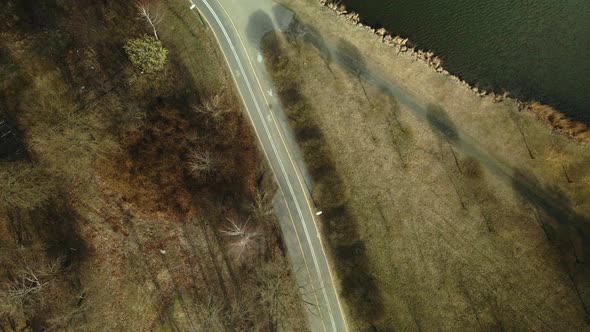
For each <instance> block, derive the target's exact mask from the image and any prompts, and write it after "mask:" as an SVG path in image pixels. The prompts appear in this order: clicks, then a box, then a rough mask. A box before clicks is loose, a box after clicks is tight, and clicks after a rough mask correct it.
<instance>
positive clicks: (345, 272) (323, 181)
mask: <svg viewBox="0 0 590 332" xmlns="http://www.w3.org/2000/svg"><path fill="white" fill-rule="evenodd" d="M263 49H264V50H266V51H267V53H266V55H267V56H266V57H265V59H266V61H267V67H268V68H269V72H270V73H271V75H273V76H274V77H273V79H275V83H277V80H276V79H277V77H278V76H280V75H282V73H283V71H284V70H287V69H288V68H292V67H290V66H288V65H287V62H285V61H283V60H284V59H283V60H282V57H287V56H288V55H287V54H284V50H283V49H282V48H281V47H280V42H279V41H278V40H277V37H276V36H275V35H268V36H266V38H265V39H264V43H263ZM291 74H294V75H297V73H291ZM279 80H280V77H279ZM278 83H279V84H278V85H279V86H278V90H279V96H280V98H281V100H282V101H283V104H284V105H285V106H286V109H285V111H286V113H287V116H288V118H289V119H290V124H291V126H292V128H293V129H294V130H295V132H296V133H297V134H298V135H297V137H296V138H297V140H298V143H299V146H300V148H301V150H302V152H303V154H304V156H305V159H306V163H307V166H308V167H309V170H310V174H311V175H312V177H313V179H314V181H315V182H316V184H317V185H316V186H315V188H314V189H313V192H312V197H313V198H314V201H316V202H317V204H319V206H321V207H322V210H323V211H324V214H323V218H322V219H321V220H322V225H321V226H322V227H323V233H324V234H326V239H327V243H328V245H329V248H330V251H331V252H332V254H333V255H334V256H335V257H336V258H337V259H338V260H337V262H338V264H336V265H335V268H336V270H337V274H338V277H339V279H340V280H341V281H342V287H341V289H342V294H341V295H342V296H343V297H344V298H346V300H347V302H348V303H349V305H350V306H351V309H352V311H353V314H354V316H355V317H356V318H357V319H359V320H362V321H365V322H367V323H368V324H378V323H377V322H378V321H380V320H381V319H382V318H383V317H382V315H383V310H384V308H383V296H382V294H381V292H380V290H379V288H378V287H377V284H376V281H375V279H374V277H373V276H372V274H371V268H370V266H369V257H368V256H367V253H366V251H365V244H364V242H363V241H362V240H361V238H360V234H359V232H358V229H357V222H356V220H355V217H354V216H353V215H352V214H351V213H350V212H349V211H348V208H347V200H348V198H347V197H346V194H345V193H346V190H345V187H344V182H343V180H342V178H341V177H340V175H339V174H338V171H337V169H336V168H335V167H334V164H335V162H334V160H333V157H332V152H331V151H330V149H329V146H328V144H327V142H326V141H325V138H324V136H323V135H322V132H321V129H320V128H319V127H318V126H317V125H316V121H315V119H314V118H313V111H311V110H312V109H313V106H312V104H311V103H310V101H308V100H306V98H305V97H304V96H303V95H302V93H301V91H300V87H299V85H298V84H297V82H293V81H292V80H284V81H283V80H280V82H278Z"/></svg>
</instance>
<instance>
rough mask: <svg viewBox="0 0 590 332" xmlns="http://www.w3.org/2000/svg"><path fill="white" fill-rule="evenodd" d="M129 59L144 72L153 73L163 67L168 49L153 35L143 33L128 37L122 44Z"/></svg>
mask: <svg viewBox="0 0 590 332" xmlns="http://www.w3.org/2000/svg"><path fill="white" fill-rule="evenodd" d="M123 48H124V49H125V52H126V53H127V56H128V57H129V60H131V63H133V65H134V66H136V67H138V68H139V69H140V70H141V71H142V72H144V73H148V74H149V73H155V72H158V71H161V70H162V69H164V65H165V64H166V57H167V55H168V50H167V49H165V48H164V46H162V42H160V41H159V40H157V39H156V38H154V37H151V36H148V35H144V36H143V37H141V38H135V39H130V40H128V41H127V43H125V46H123Z"/></svg>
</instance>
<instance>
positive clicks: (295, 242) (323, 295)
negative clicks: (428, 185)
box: [188, 0, 348, 331]
mask: <svg viewBox="0 0 590 332" xmlns="http://www.w3.org/2000/svg"><path fill="white" fill-rule="evenodd" d="M220 1H221V2H220ZM223 2H225V4H226V5H232V6H234V5H235V3H232V0H225V1H224V0H192V3H190V4H188V6H190V7H191V9H192V10H197V11H198V12H199V13H200V16H201V17H202V18H203V19H204V20H205V21H206V23H207V24H208V25H209V26H210V28H211V30H212V32H213V34H214V35H215V37H216V39H217V41H218V43H219V46H220V48H221V50H222V52H223V54H224V56H225V60H226V62H227V65H228V67H229V69H230V71H231V74H232V77H233V79H234V82H235V84H236V87H237V88H238V92H239V94H240V96H241V99H242V101H243V103H244V106H245V109H246V111H247V113H248V115H249V117H250V120H251V122H252V124H253V126H254V129H255V131H256V134H257V136H258V139H259V141H260V145H261V147H262V149H263V151H264V153H265V154H266V157H267V159H268V162H269V163H270V166H271V168H272V170H273V172H274V174H275V176H276V179H277V182H278V185H279V188H280V191H281V193H282V198H283V199H284V206H285V209H286V212H287V214H288V216H289V219H290V223H291V228H290V229H285V228H284V227H283V228H282V229H283V236H284V237H285V238H286V239H285V240H286V242H287V244H288V249H289V251H290V256H291V257H293V256H296V257H299V258H301V262H302V263H303V264H302V266H300V267H297V268H296V269H297V271H296V273H299V274H300V275H301V274H304V275H305V276H306V277H307V281H306V282H305V284H306V287H307V292H306V293H307V294H305V296H306V302H312V303H313V304H314V306H315V308H313V309H312V312H314V315H312V322H311V327H312V329H313V330H314V331H315V330H318V331H348V328H347V325H346V321H345V318H344V315H343V311H342V307H341V305H340V302H339V298H338V295H337V292H336V289H335V285H334V279H333V276H332V273H331V271H330V268H329V265H328V262H327V259H326V255H325V252H324V249H323V247H322V244H321V240H320V237H319V233H318V227H317V225H316V221H315V220H314V215H315V211H314V209H313V208H312V206H311V205H310V202H309V200H308V196H307V195H308V193H307V192H306V187H305V185H304V182H303V180H302V175H301V174H300V173H299V169H298V167H297V166H296V164H295V161H294V158H293V152H292V151H291V149H290V148H289V146H290V145H289V144H287V143H286V141H285V134H284V132H283V131H282V130H281V127H280V125H279V124H278V122H277V114H275V113H273V110H274V112H277V107H278V106H277V105H279V104H278V103H277V102H276V101H273V100H272V96H273V93H272V87H270V88H269V87H268V82H266V80H265V82H264V85H265V87H264V88H263V84H262V83H261V79H260V78H259V75H260V74H264V73H260V72H261V68H260V63H261V58H260V55H257V58H256V59H251V54H249V52H251V51H252V45H251V43H249V41H248V39H247V37H246V36H245V31H243V29H240V28H239V27H240V26H241V24H240V23H238V24H236V23H235V22H234V21H238V22H245V21H246V20H247V21H250V20H249V17H250V16H251V14H252V13H251V12H249V11H247V10H242V11H237V12H235V11H232V15H234V16H235V18H234V17H230V11H227V10H226V8H225V7H224V6H223V5H224V4H223ZM241 2H242V3H245V2H248V1H241ZM265 2H266V3H269V4H272V3H271V2H270V1H268V0H265ZM249 3H250V5H251V4H252V3H253V2H252V1H250V2H249ZM193 4H194V6H193ZM271 6H272V5H271ZM250 9H253V10H256V11H257V12H259V11H260V9H259V8H250ZM234 10H235V8H234ZM236 13H237V14H236ZM248 24H249V25H251V24H252V22H248ZM250 37H251V36H250ZM255 66H256V67H255ZM256 68H257V69H256ZM264 75H265V74H264ZM269 99H270V100H269ZM271 104H272V107H270V105H271ZM271 108H272V109H273V110H271ZM294 251H298V252H294ZM299 281H300V282H301V280H299ZM313 317H315V319H313ZM313 320H315V322H314V321H313Z"/></svg>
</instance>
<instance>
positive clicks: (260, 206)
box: [251, 189, 273, 219]
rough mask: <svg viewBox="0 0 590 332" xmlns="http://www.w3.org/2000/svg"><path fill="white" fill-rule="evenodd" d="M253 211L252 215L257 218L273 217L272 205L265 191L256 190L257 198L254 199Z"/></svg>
mask: <svg viewBox="0 0 590 332" xmlns="http://www.w3.org/2000/svg"><path fill="white" fill-rule="evenodd" d="M251 209H252V214H253V215H254V217H256V218H260V219H264V218H266V217H267V216H270V215H272V213H273V208H272V204H271V201H270V199H269V197H268V194H267V193H266V191H265V190H260V189H257V190H256V197H254V202H253V203H252V206H251Z"/></svg>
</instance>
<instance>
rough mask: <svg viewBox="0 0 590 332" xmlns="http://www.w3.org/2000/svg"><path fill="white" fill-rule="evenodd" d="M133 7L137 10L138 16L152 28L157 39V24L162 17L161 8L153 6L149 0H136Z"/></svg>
mask: <svg viewBox="0 0 590 332" xmlns="http://www.w3.org/2000/svg"><path fill="white" fill-rule="evenodd" d="M135 7H136V8H137V11H138V12H139V17H140V18H141V19H143V20H145V21H146V23H147V24H148V25H149V26H150V27H151V28H152V30H153V32H154V37H155V38H156V39H157V40H159V39H160V38H158V25H160V23H161V22H162V19H163V18H164V13H162V10H161V9H160V8H154V7H155V6H154V5H153V4H152V2H151V1H150V0H137V1H136V2H135Z"/></svg>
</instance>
